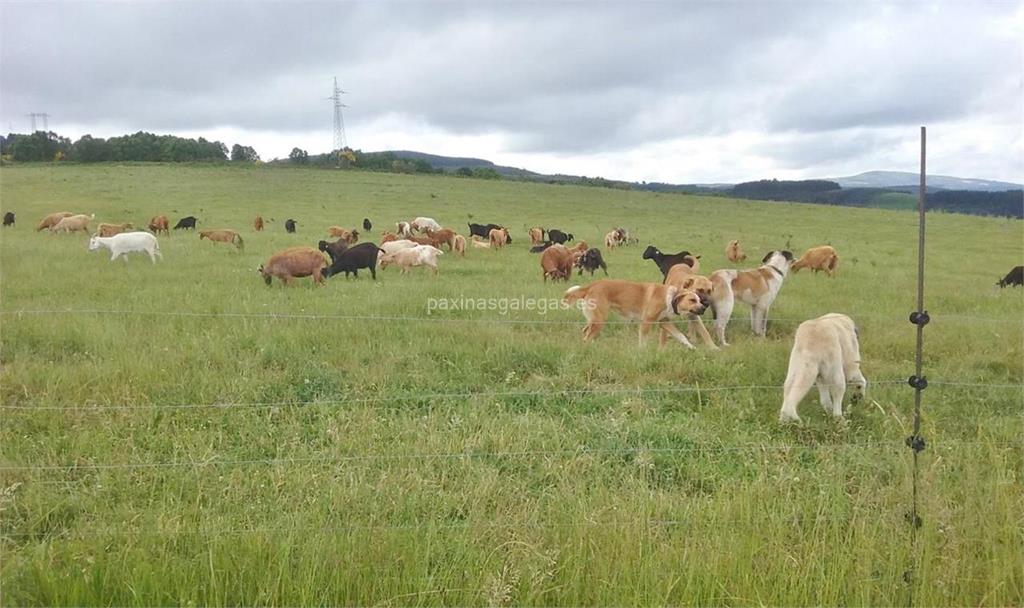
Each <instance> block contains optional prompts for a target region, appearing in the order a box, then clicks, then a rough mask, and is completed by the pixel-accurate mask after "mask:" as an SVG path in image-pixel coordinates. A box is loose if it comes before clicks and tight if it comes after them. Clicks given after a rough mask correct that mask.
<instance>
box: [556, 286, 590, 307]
mask: <svg viewBox="0 0 1024 608" xmlns="http://www.w3.org/2000/svg"><path fill="white" fill-rule="evenodd" d="M589 292H590V287H580V286H579V285H573V286H572V287H570V288H569V289H566V290H565V295H564V296H562V301H563V302H565V303H566V304H572V303H573V302H575V301H576V300H582V299H583V298H585V297H587V293H589Z"/></svg>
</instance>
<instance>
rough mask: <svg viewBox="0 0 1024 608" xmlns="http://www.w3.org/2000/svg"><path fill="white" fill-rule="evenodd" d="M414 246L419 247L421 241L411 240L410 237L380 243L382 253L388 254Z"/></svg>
mask: <svg viewBox="0 0 1024 608" xmlns="http://www.w3.org/2000/svg"><path fill="white" fill-rule="evenodd" d="M413 247H419V243H415V242H413V241H410V240H409V239H401V240H398V241H388V242H387V243H381V244H380V251H381V255H387V254H389V253H395V252H396V251H401V250H403V249H412V248H413Z"/></svg>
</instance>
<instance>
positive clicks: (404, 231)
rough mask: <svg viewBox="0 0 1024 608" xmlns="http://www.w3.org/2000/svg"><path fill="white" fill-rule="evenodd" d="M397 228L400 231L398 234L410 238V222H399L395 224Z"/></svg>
mask: <svg viewBox="0 0 1024 608" xmlns="http://www.w3.org/2000/svg"><path fill="white" fill-rule="evenodd" d="M395 230H396V231H397V232H398V236H400V237H402V238H408V237H409V235H411V234H412V224H410V223H409V222H398V223H397V224H395Z"/></svg>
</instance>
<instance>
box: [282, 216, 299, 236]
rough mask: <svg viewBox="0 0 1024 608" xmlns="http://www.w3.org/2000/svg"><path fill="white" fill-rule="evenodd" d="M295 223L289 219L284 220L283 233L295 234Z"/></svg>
mask: <svg viewBox="0 0 1024 608" xmlns="http://www.w3.org/2000/svg"><path fill="white" fill-rule="evenodd" d="M297 223H298V222H296V221H295V220H293V219H291V218H288V219H286V220H285V221H284V231H285V232H287V233H288V234H292V233H294V232H295V224H297Z"/></svg>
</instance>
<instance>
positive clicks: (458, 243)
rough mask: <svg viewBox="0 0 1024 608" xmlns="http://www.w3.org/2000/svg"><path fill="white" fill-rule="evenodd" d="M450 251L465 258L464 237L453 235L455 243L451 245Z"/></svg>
mask: <svg viewBox="0 0 1024 608" xmlns="http://www.w3.org/2000/svg"><path fill="white" fill-rule="evenodd" d="M452 249H454V250H455V251H458V252H459V255H461V256H462V257H466V237H464V236H462V235H461V234H456V235H455V241H454V244H453V245H452Z"/></svg>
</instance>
